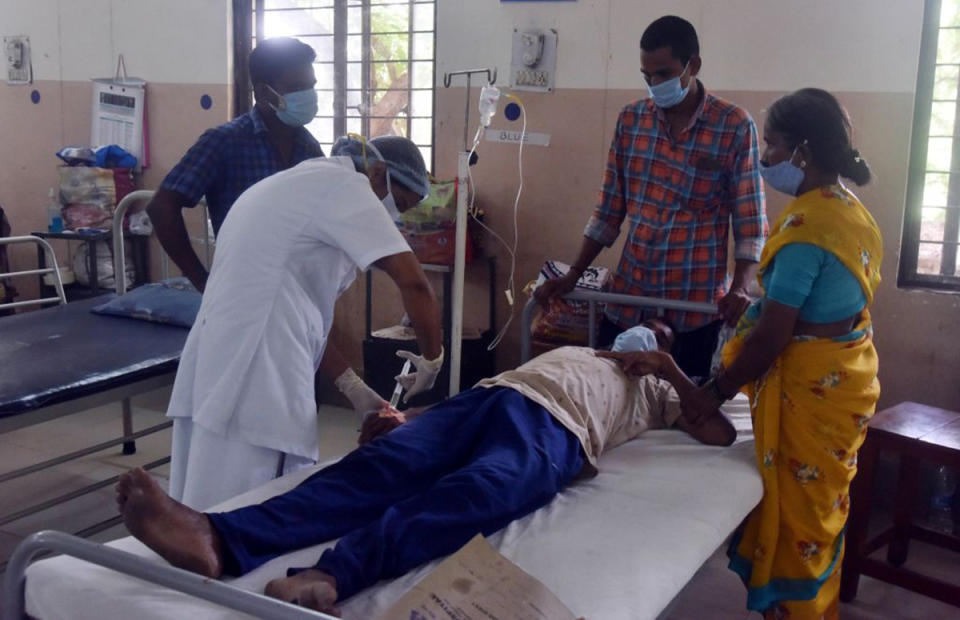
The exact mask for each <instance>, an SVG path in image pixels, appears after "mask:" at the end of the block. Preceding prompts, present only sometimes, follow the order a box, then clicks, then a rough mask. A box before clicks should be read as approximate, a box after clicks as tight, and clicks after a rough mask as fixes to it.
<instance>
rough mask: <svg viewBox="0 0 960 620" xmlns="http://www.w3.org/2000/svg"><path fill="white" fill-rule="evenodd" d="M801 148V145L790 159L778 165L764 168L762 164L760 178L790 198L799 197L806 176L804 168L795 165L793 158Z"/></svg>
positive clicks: (794, 150) (795, 149)
mask: <svg viewBox="0 0 960 620" xmlns="http://www.w3.org/2000/svg"><path fill="white" fill-rule="evenodd" d="M799 148H800V145H799V144H798V145H797V146H796V148H794V149H793V153H791V154H790V157H788V158H787V159H784V160H783V161H781V162H780V163H778V164H773V165H772V166H764V165H763V162H760V176H761V177H763V180H764V182H766V184H767V185H769V186H770V187H772V188H773V189H775V190H777V191H778V192H783V193H784V194H787V195H789V196H796V195H797V191H798V190H799V189H800V184H801V183H803V178H804V176H805V174H804V172H803V168H801V167H799V166H797V165H796V164H794V163H793V158H794V157H795V156H796V155H797V149H799Z"/></svg>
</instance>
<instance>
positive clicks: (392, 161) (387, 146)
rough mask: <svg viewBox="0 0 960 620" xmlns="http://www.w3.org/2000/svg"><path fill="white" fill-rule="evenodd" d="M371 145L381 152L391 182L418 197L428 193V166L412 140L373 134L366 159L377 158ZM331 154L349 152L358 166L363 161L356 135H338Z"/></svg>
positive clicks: (346, 153) (361, 146)
mask: <svg viewBox="0 0 960 620" xmlns="http://www.w3.org/2000/svg"><path fill="white" fill-rule="evenodd" d="M370 145H373V146H374V147H375V148H376V150H377V151H379V152H380V154H381V155H383V159H384V161H385V162H386V164H387V172H388V173H389V174H390V180H391V182H393V183H399V184H400V185H402V186H404V187H405V188H407V189H409V190H410V191H412V192H416V193H417V194H419V195H420V198H421V199H423V198H426V197H427V196H428V195H429V194H430V182H429V180H428V179H427V166H426V164H424V162H423V156H422V155H421V154H420V149H418V148H417V146H416V145H415V144H414V143H413V142H412V141H410V140H408V139H407V138H403V137H400V136H381V137H379V138H373V139H372V140H370V141H369V142H368V146H367V160H368V161H371V160H372V161H376V160H377V159H378V158H377V155H376V153H375V152H374V150H373V149H371V148H370ZM330 155H331V156H333V157H337V156H349V157H350V158H352V159H353V161H354V163H355V164H357V166H358V167H359V168H361V169H362V168H363V167H364V165H365V164H364V161H363V144H362V143H361V142H360V140H358V139H356V138H351V137H349V136H344V137H342V138H340V139H338V140H337V142H336V144H334V145H333V148H332V149H330Z"/></svg>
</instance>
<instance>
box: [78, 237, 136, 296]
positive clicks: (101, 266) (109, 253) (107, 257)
mask: <svg viewBox="0 0 960 620" xmlns="http://www.w3.org/2000/svg"><path fill="white" fill-rule="evenodd" d="M94 245H95V246H96V248H97V249H96V253H97V256H96V261H97V286H98V287H99V288H106V289H114V290H116V288H117V283H116V279H115V278H114V277H113V248H112V247H111V246H110V244H109V243H107V242H106V241H97V242H95V243H94ZM89 247H90V244H89V243H82V244H80V247H79V248H77V251H76V253H75V254H74V255H73V272H74V274H75V276H76V278H77V282H79V283H80V284H83V285H86V286H89V285H90V263H89V260H88V259H89V256H90V253H89V250H88V248H89ZM129 251H130V249H129V248H127V252H128V256H129ZM125 269H126V272H127V273H126V277H127V288H129V287H131V286H133V279H134V269H133V264H132V263H129V262H128V263H127V265H126V267H125Z"/></svg>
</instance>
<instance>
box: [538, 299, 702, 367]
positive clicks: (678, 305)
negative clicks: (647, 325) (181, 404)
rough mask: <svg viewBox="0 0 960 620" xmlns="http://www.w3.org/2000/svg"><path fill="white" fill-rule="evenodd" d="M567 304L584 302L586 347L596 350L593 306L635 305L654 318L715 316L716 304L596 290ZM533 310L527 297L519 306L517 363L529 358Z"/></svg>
mask: <svg viewBox="0 0 960 620" xmlns="http://www.w3.org/2000/svg"><path fill="white" fill-rule="evenodd" d="M563 299H566V300H568V301H585V302H587V305H588V308H589V325H590V327H589V335H588V340H587V345H588V346H589V347H591V348H596V344H597V334H596V325H597V321H596V319H597V304H598V303H609V304H618V305H623V306H639V307H643V308H652V309H655V310H656V311H657V316H663V313H664V312H665V311H667V310H679V311H682V312H703V313H705V314H711V315H713V314H717V305H716V304H708V303H703V302H697V301H676V300H673V299H658V298H656V297H641V296H639V295H622V294H620V293H600V292H597V291H573V292H572V293H568V294H566V295H564V296H563ZM536 307H537V302H536V300H535V299H534V298H533V297H531V298H530V299H529V300H528V301H527V304H526V305H525V306H524V307H523V317H522V320H521V321H520V363H521V364H522V363H524V362H526V361H527V360H529V359H530V352H531V349H532V338H531V335H530V323H531V321H532V320H533V312H534V310H535V309H536Z"/></svg>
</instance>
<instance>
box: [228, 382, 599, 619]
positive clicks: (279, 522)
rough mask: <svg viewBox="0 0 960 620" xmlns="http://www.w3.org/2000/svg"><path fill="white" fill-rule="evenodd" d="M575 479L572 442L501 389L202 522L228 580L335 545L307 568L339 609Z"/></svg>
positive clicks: (437, 411) (448, 405) (579, 463)
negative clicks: (333, 589)
mask: <svg viewBox="0 0 960 620" xmlns="http://www.w3.org/2000/svg"><path fill="white" fill-rule="evenodd" d="M582 467H583V456H582V453H581V448H580V444H579V442H578V441H577V439H576V437H574V435H573V434H572V433H570V432H569V431H567V430H566V429H565V428H564V427H563V426H562V425H561V424H560V423H559V422H557V421H556V420H555V419H554V418H553V416H551V415H550V413H549V412H548V411H547V410H546V409H544V408H543V407H541V406H540V405H538V404H536V403H534V402H533V401H531V400H529V399H527V398H525V397H524V396H522V395H521V394H520V393H519V392H516V391H514V390H511V389H508V388H474V389H472V390H470V391H467V392H463V393H461V394H460V395H458V396H456V397H454V398H451V399H450V400H448V401H446V402H444V403H442V404H440V405H438V406H436V407H434V408H433V409H430V410H429V411H427V412H426V413H424V414H423V415H421V416H420V417H418V418H415V419H414V420H412V421H410V422H408V423H407V424H404V425H403V426H401V427H399V428H397V429H396V430H394V431H393V432H391V433H389V434H387V435H384V436H382V437H380V438H378V439H376V440H374V441H372V442H370V443H369V444H367V445H366V446H363V447H360V448H359V449H357V450H355V451H353V452H351V453H350V454H348V455H347V456H345V457H344V458H343V459H342V460H340V461H339V462H337V463H334V464H333V465H331V466H329V467H326V468H324V469H322V470H320V471H319V472H317V473H316V474H314V475H313V476H311V477H310V478H308V479H307V480H305V481H304V482H303V483H301V484H300V485H299V486H297V487H296V488H294V489H292V490H290V491H289V492H287V493H284V494H283V495H279V496H277V497H274V498H272V499H269V500H267V501H265V502H264V503H262V504H259V505H256V506H250V507H247V508H241V509H239V510H234V511H232V512H226V513H216V514H210V515H209V517H210V521H211V522H212V523H213V526H214V528H215V529H216V530H217V532H218V533H219V534H220V537H221V539H222V541H223V547H224V568H225V572H226V573H227V574H230V575H241V574H244V573H247V572H249V571H251V570H253V569H254V568H256V567H258V566H260V565H261V564H263V563H265V562H267V561H269V560H271V559H273V558H275V557H277V556H280V555H283V554H285V553H288V552H290V551H293V550H296V549H302V548H304V547H308V546H311V545H317V544H320V543H322V542H326V541H329V540H332V539H335V538H340V540H339V542H337V545H336V546H335V547H334V548H332V549H327V550H326V551H324V552H323V554H322V555H321V557H320V560H319V561H318V562H317V564H316V566H315V568H317V569H319V570H322V571H324V572H325V573H328V574H330V575H332V576H333V577H335V578H336V580H337V592H338V598H339V600H343V599H346V598H348V597H350V596H352V595H353V594H355V593H357V592H359V591H360V590H362V589H364V588H366V587H367V586H370V585H372V584H374V583H376V582H377V581H379V580H380V579H384V578H389V577H396V576H399V575H402V574H404V573H406V572H407V571H409V570H410V569H412V568H414V567H416V566H418V565H420V564H422V563H424V562H427V561H429V560H432V559H434V558H437V557H440V556H443V555H447V554H450V553H452V552H454V551H456V550H457V549H459V548H460V547H462V546H463V545H464V544H466V543H467V541H469V540H470V539H471V538H472V537H473V536H475V535H476V534H478V533H482V534H484V535H489V534H492V533H493V532H496V531H497V530H499V529H501V528H503V527H504V526H506V525H507V524H508V523H509V522H510V521H512V520H514V519H517V518H520V517H522V516H524V515H526V514H528V513H530V512H533V511H534V510H536V509H537V508H539V507H541V506H543V505H545V504H546V503H547V502H549V501H550V500H551V499H552V498H553V496H554V495H556V494H557V493H558V492H559V491H560V490H561V489H562V488H563V487H564V486H566V485H567V484H568V483H569V482H570V481H571V480H573V478H574V477H576V475H577V474H578V473H579V472H580V470H581V468H582ZM293 572H295V571H293Z"/></svg>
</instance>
